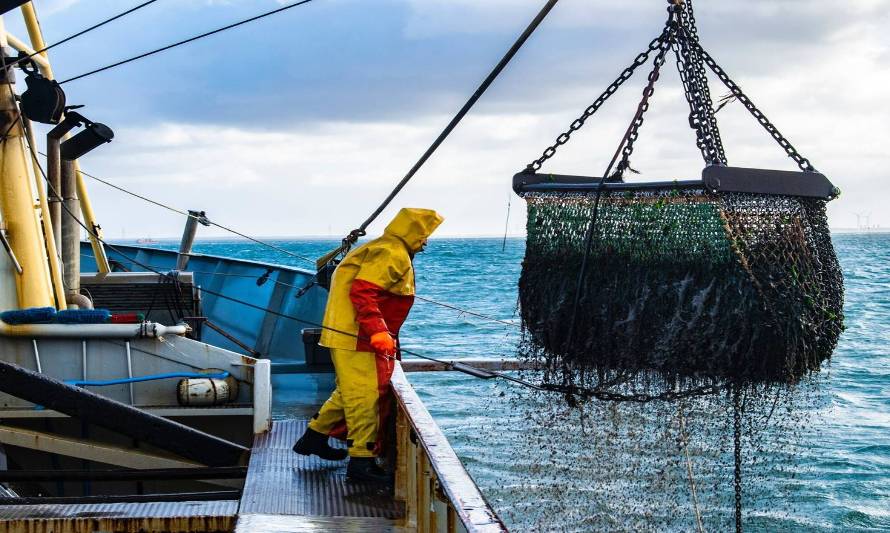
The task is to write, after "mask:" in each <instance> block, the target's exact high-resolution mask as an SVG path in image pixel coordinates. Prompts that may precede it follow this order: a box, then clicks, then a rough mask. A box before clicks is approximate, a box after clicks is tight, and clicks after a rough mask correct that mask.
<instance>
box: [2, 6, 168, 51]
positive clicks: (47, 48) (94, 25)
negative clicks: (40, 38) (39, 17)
mask: <svg viewBox="0 0 890 533" xmlns="http://www.w3.org/2000/svg"><path fill="white" fill-rule="evenodd" d="M157 1H158V0H148V1H147V2H142V3H141V4H139V5H137V6H134V7H131V8H130V9H128V10H126V11H122V12H121V13H118V14H117V15H114V16H113V17H111V18H107V19H105V20H103V21H102V22H99V23H96V24H93V25H92V26H90V27H89V28H85V29H83V30H81V31H79V32H77V33H75V34H73V35H69V36H68V37H65V38H64V39H62V40H61V41H57V42H55V43H53V44H51V45H49V46H46V47H44V48H41V49H40V50H35V51H34V52H33V53H30V54H28V55H26V56H24V57H19V58H16V59H15V60H13V61H10V62H9V63H7V64H6V66H7V67H12V66H15V65H17V64H19V63H22V62H25V61H27V60H29V59H31V58H32V57H34V56H37V55H40V54H43V53H45V52H46V51H47V50H51V49H53V48H55V47H57V46H59V45H60V44H65V43H67V42H68V41H71V40H73V39H76V38H78V37H80V36H81V35H86V34H87V33H90V32H91V31H93V30H95V29H98V28H101V27H102V26H104V25H106V24H108V23H109V22H114V21H115V20H117V19H119V18H123V17H125V16H127V15H129V14H130V13H133V12H135V11H139V10H140V9H142V8H143V7H146V6H148V5H150V4H154V3H155V2H157Z"/></svg>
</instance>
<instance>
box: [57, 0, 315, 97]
mask: <svg viewBox="0 0 890 533" xmlns="http://www.w3.org/2000/svg"><path fill="white" fill-rule="evenodd" d="M311 1H312V0H301V1H300V2H295V3H293V4H289V5H286V6H283V7H279V8H278V9H273V10H271V11H266V12H265V13H261V14H259V15H255V16H253V17H250V18H247V19H244V20H240V21H238V22H234V23H232V24H228V25H226V26H223V27H221V28H217V29H215V30H211V31H208V32H204V33H201V34H199V35H195V36H193V37H189V38H188V39H183V40H181V41H177V42H175V43H172V44H168V45H166V46H162V47H160V48H156V49H154V50H151V51H149V52H144V53H142V54H139V55H136V56H133V57H130V58H128V59H123V60H121V61H117V62H115V63H111V64H110V65H105V66H104V67H99V68H97V69H93V70H91V71H89V72H84V73H83V74H78V75H77V76H74V77H71V78H68V79H66V80H63V81H60V82H59V85H63V84H65V83H68V82H70V81H75V80H79V79H81V78H86V77H87V76H92V75H93V74H98V73H100V72H105V71H106V70H110V69H113V68H115V67H119V66H121V65H126V64H127V63H132V62H133V61H137V60H139V59H143V58H146V57H149V56H153V55H155V54H159V53H161V52H165V51H167V50H170V49H172V48H176V47H178V46H182V45H184V44H188V43H191V42H194V41H197V40H199V39H203V38H204V37H210V36H211V35H216V34H217V33H221V32H224V31H226V30H230V29H232V28H237V27H238V26H243V25H244V24H247V23H249V22H254V21H256V20H259V19H262V18H265V17H268V16H271V15H275V14H278V13H281V12H282V11H287V10H288V9H291V8H294V7H298V6H301V5H304V4H308V3H309V2H311Z"/></svg>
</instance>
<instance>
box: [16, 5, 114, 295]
mask: <svg viewBox="0 0 890 533" xmlns="http://www.w3.org/2000/svg"><path fill="white" fill-rule="evenodd" d="M21 9H22V17H24V19H25V27H26V28H27V30H28V38H29V39H30V41H31V48H32V49H34V50H43V49H44V48H46V42H45V41H44V40H43V32H42V31H41V29H40V22H39V21H38V20H37V11H36V10H35V9H34V4H33V2H28V3H27V4H24V5H23V6H22V8H21ZM39 57H42V58H43V60H44V62H45V63H46V64H45V65H43V64H41V72H42V73H43V75H44V76H45V77H46V78H49V79H51V80H52V79H55V76H54V75H53V69H52V67H51V66H50V62H49V55H48V54H47V53H46V52H41V53H40V54H38V55H36V56H34V59H37V58H39ZM67 138H68V135H66V136H65V137H64V138H63V139H62V140H65V139H67ZM74 171H75V174H76V179H77V196H78V197H79V198H80V204H81V205H80V207H81V209H82V211H83V219H84V223H85V224H86V226H87V227H88V228H90V231H89V232H88V233H89V238H90V246H91V247H92V248H93V257H95V258H96V265H97V266H98V268H99V272H101V273H103V274H107V273H108V272H111V266H110V265H109V263H108V256H107V255H106V253H105V247H104V245H103V244H102V240H101V239H102V228H101V227H100V226H99V224H98V223H97V222H96V216H95V213H94V212H93V204H92V202H90V197H89V194H87V187H86V183H84V179H83V176H82V175H81V172H80V164H79V163H78V162H77V161H75V162H74ZM60 309H61V308H60Z"/></svg>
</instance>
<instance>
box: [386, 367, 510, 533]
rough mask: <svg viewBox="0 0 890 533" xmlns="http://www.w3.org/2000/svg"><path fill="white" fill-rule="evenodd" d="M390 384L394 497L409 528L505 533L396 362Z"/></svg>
mask: <svg viewBox="0 0 890 533" xmlns="http://www.w3.org/2000/svg"><path fill="white" fill-rule="evenodd" d="M390 383H391V385H392V388H393V392H394V394H395V398H396V401H397V404H398V413H397V422H396V424H397V428H396V431H397V436H396V438H397V447H398V450H397V453H398V460H397V468H396V498H398V499H404V500H405V503H406V516H407V520H408V522H409V524H408V525H409V526H413V527H416V529H417V530H418V531H447V532H451V531H462V530H465V531H467V532H469V533H489V532H505V531H507V528H506V526H505V525H504V523H503V522H502V521H501V519H500V518H499V517H498V516H497V514H496V513H495V512H494V510H492V508H491V506H490V505H489V503H488V501H487V500H486V499H485V497H484V496H483V495H482V493H481V492H480V491H479V487H478V486H477V485H476V482H475V481H473V478H472V477H470V475H469V474H468V473H467V471H466V469H465V468H464V466H463V463H461V461H460V459H459V458H458V457H457V454H456V453H455V452H454V450H453V449H452V448H451V445H450V444H449V443H448V439H447V438H446V437H445V435H444V434H443V433H442V430H441V429H439V426H438V425H437V424H436V422H435V420H433V417H432V415H430V413H429V411H428V410H427V409H426V407H425V406H424V405H423V402H422V401H421V400H420V398H419V397H418V396H417V393H416V392H414V388H413V387H412V386H411V384H410V383H408V380H407V379H406V377H405V373H404V371H403V370H402V367H401V365H400V364H399V363H396V368H395V371H394V372H393V376H392V379H391V381H390ZM461 526H462V527H461Z"/></svg>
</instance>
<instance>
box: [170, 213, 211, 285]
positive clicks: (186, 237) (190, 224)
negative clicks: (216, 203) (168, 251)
mask: <svg viewBox="0 0 890 533" xmlns="http://www.w3.org/2000/svg"><path fill="white" fill-rule="evenodd" d="M202 219H205V215H204V211H192V210H191V209H189V216H188V218H187V219H186V220H185V229H183V230H182V240H181V241H179V254H178V255H177V256H176V270H185V269H186V267H187V266H188V264H189V254H190V253H192V245H193V244H194V243H195V235H196V234H197V233H198V222H200V221H201V220H202Z"/></svg>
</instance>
